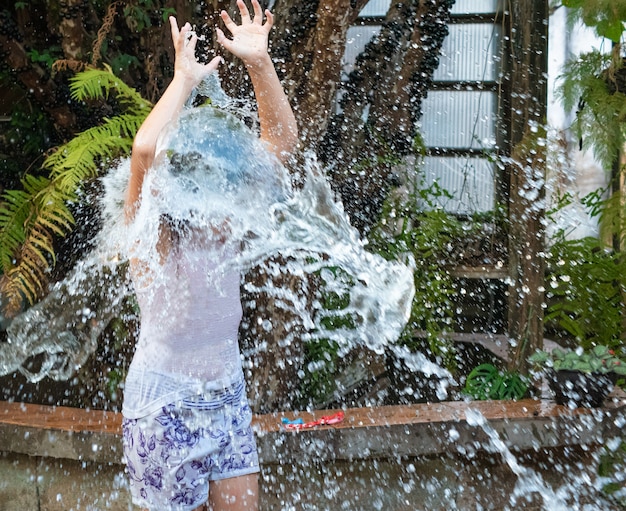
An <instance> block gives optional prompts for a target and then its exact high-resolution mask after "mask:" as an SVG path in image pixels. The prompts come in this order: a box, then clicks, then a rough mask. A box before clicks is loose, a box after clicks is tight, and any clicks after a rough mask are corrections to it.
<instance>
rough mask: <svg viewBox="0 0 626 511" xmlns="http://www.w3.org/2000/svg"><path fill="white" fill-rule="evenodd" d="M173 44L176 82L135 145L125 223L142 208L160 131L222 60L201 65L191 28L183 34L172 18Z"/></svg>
mask: <svg viewBox="0 0 626 511" xmlns="http://www.w3.org/2000/svg"><path fill="white" fill-rule="evenodd" d="M170 26H171V30H172V41H173V43H174V49H175V52H176V57H175V61H174V78H173V79H172V81H171V82H170V84H169V85H168V87H167V89H166V90H165V92H164V93H163V96H161V99H159V101H158V102H157V104H156V105H154V108H153V109H152V111H151V112H150V114H148V117H146V120H145V121H144V122H143V124H142V125H141V127H140V128H139V130H138V131H137V134H136V136H135V140H134V141H133V148H132V152H131V157H130V179H129V182H128V188H127V190H126V197H125V212H126V220H127V221H130V220H132V219H133V217H134V216H135V212H136V210H137V208H138V206H139V200H140V195H141V188H142V185H143V180H144V177H145V174H146V172H147V171H148V169H149V168H150V166H151V165H152V162H153V161H154V157H155V152H156V143H157V139H158V137H159V134H160V133H161V130H162V129H163V128H164V127H165V125H166V124H167V123H168V122H170V121H171V120H172V119H175V118H176V117H177V116H178V114H179V113H180V111H181V110H182V108H183V106H184V104H185V101H186V100H187V98H188V97H189V95H190V94H191V91H192V89H193V88H194V87H195V86H196V85H198V84H199V83H200V82H201V81H202V79H203V78H204V77H205V76H207V75H208V74H209V73H211V72H212V71H214V70H216V69H217V66H218V65H219V62H220V60H221V59H220V57H215V58H214V59H213V60H211V62H209V63H208V64H200V63H199V62H198V61H197V60H196V57H195V48H196V42H197V40H198V38H197V37H196V35H195V34H191V36H190V35H189V33H190V31H191V25H189V23H186V24H185V25H184V26H183V27H182V28H181V29H180V30H179V29H178V23H177V21H176V18H174V17H170Z"/></svg>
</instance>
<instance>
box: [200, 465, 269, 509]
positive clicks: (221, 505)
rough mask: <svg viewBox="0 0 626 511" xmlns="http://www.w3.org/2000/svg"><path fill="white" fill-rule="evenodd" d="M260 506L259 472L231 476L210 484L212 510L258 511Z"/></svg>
mask: <svg viewBox="0 0 626 511" xmlns="http://www.w3.org/2000/svg"><path fill="white" fill-rule="evenodd" d="M258 506H259V478H258V474H248V475H244V476H237V477H229V478H227V479H221V480H219V481H211V482H210V484H209V509H210V510H211V511H225V510H228V511H248V510H250V511H256V510H257V509H258Z"/></svg>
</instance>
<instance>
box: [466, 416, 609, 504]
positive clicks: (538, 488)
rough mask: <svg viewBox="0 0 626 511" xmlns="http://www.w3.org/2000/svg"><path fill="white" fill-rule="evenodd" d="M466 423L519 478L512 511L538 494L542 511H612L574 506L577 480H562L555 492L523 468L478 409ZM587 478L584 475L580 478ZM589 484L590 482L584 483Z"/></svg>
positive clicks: (529, 469) (536, 473) (539, 475)
mask: <svg viewBox="0 0 626 511" xmlns="http://www.w3.org/2000/svg"><path fill="white" fill-rule="evenodd" d="M465 419H466V421H467V424H468V425H470V426H473V427H477V428H480V429H482V430H483V431H484V432H485V433H486V434H487V444H486V445H485V447H486V448H487V449H488V450H491V451H492V452H495V453H499V454H500V456H501V457H502V460H503V461H504V462H505V463H506V464H507V465H508V466H509V468H510V469H511V471H512V472H513V473H514V474H515V475H516V476H517V481H516V483H515V487H514V488H513V492H512V494H511V495H510V498H509V501H510V508H507V509H519V508H520V506H521V507H523V506H524V502H521V503H520V502H519V501H520V500H522V501H524V500H526V499H528V498H529V497H530V496H531V495H533V494H536V495H539V496H540V497H541V499H542V501H543V506H542V509H545V510H549V511H570V510H573V509H579V510H583V511H609V509H611V508H610V507H608V506H609V505H608V504H603V503H601V502H599V501H596V502H595V503H594V504H592V505H587V504H581V505H577V504H573V503H571V502H568V501H567V497H568V496H569V497H571V496H574V497H575V496H576V495H577V493H578V491H577V485H578V484H579V482H578V481H577V480H576V479H574V480H572V481H570V482H569V483H568V482H566V481H563V485H562V486H561V487H560V488H557V489H556V490H554V489H553V488H551V487H550V486H549V485H548V484H547V483H546V482H545V481H544V479H543V477H542V476H541V474H539V473H538V472H536V471H534V470H533V469H531V468H529V467H526V466H524V465H522V464H521V463H520V462H519V460H518V459H517V458H516V457H515V455H514V454H513V453H512V452H511V450H510V449H509V448H508V447H507V446H506V444H505V442H504V441H503V440H502V438H500V435H499V434H498V432H497V431H496V430H495V429H494V427H493V426H491V425H490V424H489V423H488V421H487V419H486V418H485V416H484V415H483V414H481V413H480V412H479V411H478V410H473V409H468V410H466V412H465ZM581 477H584V476H581ZM585 483H589V481H585Z"/></svg>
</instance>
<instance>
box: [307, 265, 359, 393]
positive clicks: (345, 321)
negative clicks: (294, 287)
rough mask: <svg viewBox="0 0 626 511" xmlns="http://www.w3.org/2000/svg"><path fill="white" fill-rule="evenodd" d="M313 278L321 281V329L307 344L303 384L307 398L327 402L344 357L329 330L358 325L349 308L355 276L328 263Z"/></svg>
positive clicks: (333, 330)
mask: <svg viewBox="0 0 626 511" xmlns="http://www.w3.org/2000/svg"><path fill="white" fill-rule="evenodd" d="M313 278H314V280H315V281H316V282H317V285H316V287H317V293H318V296H317V301H316V302H317V304H318V310H317V313H316V315H317V316H318V317H317V320H316V321H317V323H318V324H319V329H317V330H315V331H314V332H312V334H311V337H310V339H309V340H307V342H306V344H305V358H304V376H303V379H302V385H301V388H302V392H303V394H304V396H306V398H307V399H310V400H313V401H314V402H316V403H323V402H326V401H328V399H329V398H330V397H332V394H333V392H334V391H335V390H336V388H337V384H336V379H335V375H336V373H337V370H338V365H339V360H340V355H339V348H340V346H339V343H338V342H337V341H336V340H334V339H331V338H329V336H328V334H329V333H333V332H337V331H339V330H342V329H348V330H351V329H354V328H355V326H356V322H357V321H358V318H357V317H355V315H354V314H352V313H350V312H347V311H346V309H347V308H348V306H349V305H350V288H351V287H352V286H353V285H354V277H352V276H351V275H350V274H349V273H348V272H346V271H345V270H343V269H342V268H340V267H339V266H324V267H323V268H321V269H320V270H318V271H316V272H315V273H314V275H313Z"/></svg>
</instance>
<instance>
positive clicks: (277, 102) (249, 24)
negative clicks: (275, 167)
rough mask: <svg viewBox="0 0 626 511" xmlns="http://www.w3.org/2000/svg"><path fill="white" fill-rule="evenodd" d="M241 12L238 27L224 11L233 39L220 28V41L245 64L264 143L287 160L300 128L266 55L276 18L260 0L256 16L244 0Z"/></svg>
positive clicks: (255, 6) (254, 0)
mask: <svg viewBox="0 0 626 511" xmlns="http://www.w3.org/2000/svg"><path fill="white" fill-rule="evenodd" d="M237 6H238V7H239V12H240V13H241V25H237V24H236V23H235V22H234V21H233V20H232V19H231V17H230V16H229V15H228V13H227V12H226V11H222V12H221V16H222V19H223V20H224V23H225V25H226V28H227V29H228V30H229V32H230V33H231V34H232V36H233V38H232V39H228V38H227V37H226V36H225V35H224V33H223V32H222V31H221V30H220V29H219V28H218V29H217V41H218V42H219V43H220V44H221V45H222V46H223V47H224V48H226V49H227V50H228V51H230V52H231V53H232V54H233V55H235V56H236V57H239V58H240V59H241V60H242V61H243V62H244V64H245V66H246V68H247V70H248V73H249V75H250V78H251V80H252V85H253V87H254V94H255V97H256V100H257V104H258V109H259V120H260V122H261V140H263V141H265V142H267V144H268V145H269V148H270V150H271V151H272V152H273V153H274V154H275V155H276V156H277V157H278V158H279V159H280V160H281V161H284V160H286V159H287V158H288V156H289V153H291V152H292V151H293V150H294V149H295V147H296V144H297V143H298V127H297V124H296V119H295V116H294V114H293V111H292V109H291V105H290V104H289V100H288V99H287V96H286V95H285V92H284V90H283V88H282V85H281V84H280V81H279V79H278V75H277V74H276V70H275V68H274V64H273V63H272V61H271V59H270V57H269V54H268V52H267V46H268V35H269V33H270V30H271V29H272V26H273V24H274V16H273V15H272V13H271V12H270V11H269V10H266V11H265V16H266V18H267V19H266V22H265V24H264V23H263V11H262V10H261V6H260V5H259V2H258V0H252V7H253V9H254V17H253V18H251V16H250V12H249V11H248V8H247V7H246V4H245V3H244V1H243V0H237Z"/></svg>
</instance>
